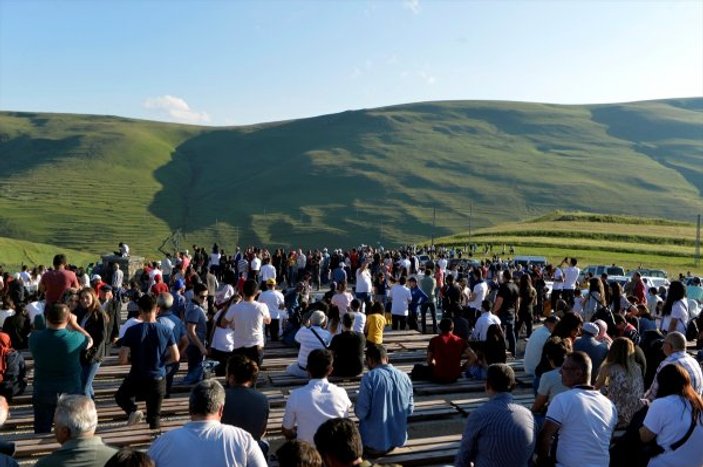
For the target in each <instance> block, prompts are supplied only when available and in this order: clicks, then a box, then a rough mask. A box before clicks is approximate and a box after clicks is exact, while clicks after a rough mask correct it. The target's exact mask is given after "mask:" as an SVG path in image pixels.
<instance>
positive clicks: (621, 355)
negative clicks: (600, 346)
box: [604, 337, 639, 375]
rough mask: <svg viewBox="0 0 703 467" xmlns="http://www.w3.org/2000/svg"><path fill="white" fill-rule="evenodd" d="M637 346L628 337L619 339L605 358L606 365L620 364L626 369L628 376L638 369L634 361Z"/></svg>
mask: <svg viewBox="0 0 703 467" xmlns="http://www.w3.org/2000/svg"><path fill="white" fill-rule="evenodd" d="M634 357H635V345H634V344H633V343H632V341H631V340H630V339H628V338H627V337H618V338H617V339H615V340H614V341H613V343H612V344H611V346H610V349H609V350H608V354H607V355H606V357H605V363H604V365H608V366H610V365H614V364H618V365H620V366H621V367H623V368H624V369H625V373H627V374H628V375H629V374H630V373H631V372H632V371H634V370H636V369H638V368H639V367H638V366H637V363H635V360H634Z"/></svg>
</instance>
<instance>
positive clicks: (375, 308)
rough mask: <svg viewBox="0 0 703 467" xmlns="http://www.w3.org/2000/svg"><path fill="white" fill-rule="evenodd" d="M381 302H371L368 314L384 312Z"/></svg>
mask: <svg viewBox="0 0 703 467" xmlns="http://www.w3.org/2000/svg"><path fill="white" fill-rule="evenodd" d="M384 311H385V310H384V308H383V303H381V302H373V305H371V309H370V310H369V314H370V315H382V314H383V313H384Z"/></svg>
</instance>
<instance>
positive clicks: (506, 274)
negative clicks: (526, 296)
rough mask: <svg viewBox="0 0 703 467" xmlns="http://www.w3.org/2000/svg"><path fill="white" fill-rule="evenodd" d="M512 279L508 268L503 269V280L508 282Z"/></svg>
mask: <svg viewBox="0 0 703 467" xmlns="http://www.w3.org/2000/svg"><path fill="white" fill-rule="evenodd" d="M512 280H513V273H512V272H510V270H509V269H505V270H503V282H505V283H508V282H510V281H512Z"/></svg>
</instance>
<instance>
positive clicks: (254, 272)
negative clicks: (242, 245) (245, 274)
mask: <svg viewBox="0 0 703 467" xmlns="http://www.w3.org/2000/svg"><path fill="white" fill-rule="evenodd" d="M260 271H261V258H259V254H258V253H254V257H253V258H252V259H251V261H250V262H249V279H253V280H255V281H256V282H257V283H258V282H259V272H260Z"/></svg>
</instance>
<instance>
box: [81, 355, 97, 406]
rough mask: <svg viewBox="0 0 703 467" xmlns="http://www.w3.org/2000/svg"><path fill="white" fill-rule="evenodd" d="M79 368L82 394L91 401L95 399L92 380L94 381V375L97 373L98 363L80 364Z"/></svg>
mask: <svg viewBox="0 0 703 467" xmlns="http://www.w3.org/2000/svg"><path fill="white" fill-rule="evenodd" d="M81 367H82V372H81V385H82V386H83V394H85V395H86V396H88V397H90V398H91V399H95V391H94V390H93V380H94V379H95V375H96V374H97V373H98V369H99V368H100V362H93V363H82V364H81Z"/></svg>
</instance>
